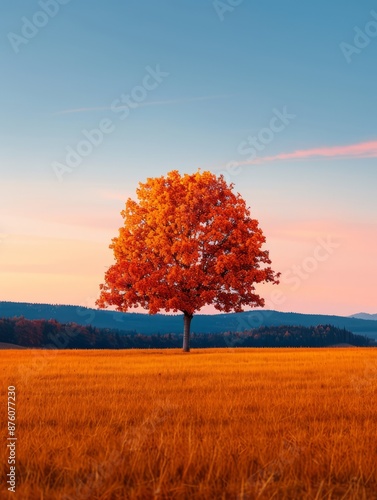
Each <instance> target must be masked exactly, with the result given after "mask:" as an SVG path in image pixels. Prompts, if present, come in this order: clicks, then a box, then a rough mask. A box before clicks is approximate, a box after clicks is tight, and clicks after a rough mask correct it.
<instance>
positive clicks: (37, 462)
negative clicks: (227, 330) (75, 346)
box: [0, 348, 377, 500]
mask: <svg viewBox="0 0 377 500" xmlns="http://www.w3.org/2000/svg"><path fill="white" fill-rule="evenodd" d="M1 364H2V365H3V366H1V372H0V373H1V375H0V377H1V384H0V387H1V394H2V398H1V401H3V403H2V405H3V408H2V409H1V413H0V415H1V420H2V423H1V428H2V429H3V431H2V435H3V436H4V438H5V437H6V423H5V419H6V415H5V406H6V403H5V398H4V394H5V391H6V388H7V387H8V385H15V386H16V388H17V414H18V420H17V437H18V444H17V492H16V495H13V496H12V494H9V497H8V495H7V492H6V488H5V485H4V478H5V474H6V472H8V466H7V465H6V446H5V444H4V443H5V439H3V446H2V447H1V450H0V455H1V457H0V460H1V468H2V474H1V476H2V481H1V483H0V489H1V491H0V497H1V498H12V499H14V498H17V499H22V500H24V499H45V500H55V499H65V500H73V499H75V500H76V499H77V500H81V499H88V500H89V499H90V500H92V499H118V498H119V499H120V498H125V499H128V498H130V499H156V500H157V499H159V500H162V499H175V498H177V499H206V500H207V499H210V500H211V499H240V500H241V499H254V498H258V499H272V498H274V499H277V500H281V499H304V498H305V499H313V500H314V499H317V500H318V499H324V498H326V499H337V498H343V499H366V500H370V499H376V498H377V493H376V492H377V472H376V464H377V404H376V403H377V350H375V349H353V348H345V349H342V348H340V349H310V350H309V349H237V350H231V349H229V350H227V349H222V350H221V349H207V350H200V351H199V350H197V351H193V352H192V353H191V354H189V355H187V354H186V355H185V354H183V353H181V352H179V351H177V350H172V351H59V352H55V351H54V352H46V351H30V350H27V351H11V350H9V351H8V350H6V351H2V352H1Z"/></svg>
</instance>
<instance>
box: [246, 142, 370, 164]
mask: <svg viewBox="0 0 377 500" xmlns="http://www.w3.org/2000/svg"><path fill="white" fill-rule="evenodd" d="M318 158H335V159H348V158H377V141H370V142H361V143H359V144H350V145H348V146H331V147H319V148H313V149H299V150H297V151H293V152H291V153H280V154H278V155H274V156H264V157H261V158H256V159H255V160H246V161H243V162H239V165H256V164H260V163H267V162H272V161H283V160H310V159H318Z"/></svg>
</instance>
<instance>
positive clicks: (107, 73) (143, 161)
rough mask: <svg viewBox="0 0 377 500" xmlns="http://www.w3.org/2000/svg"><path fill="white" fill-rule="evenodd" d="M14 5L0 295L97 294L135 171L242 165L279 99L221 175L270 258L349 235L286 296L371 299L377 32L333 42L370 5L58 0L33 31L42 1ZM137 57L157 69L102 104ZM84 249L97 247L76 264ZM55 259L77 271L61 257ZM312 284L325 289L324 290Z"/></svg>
mask: <svg viewBox="0 0 377 500" xmlns="http://www.w3.org/2000/svg"><path fill="white" fill-rule="evenodd" d="M51 1H52V3H50V4H49V5H50V8H53V7H51V5H53V4H54V2H53V0H51ZM6 4H7V5H6V8H5V6H3V8H2V10H3V12H2V15H1V19H0V33H1V43H0V55H1V60H2V67H3V74H2V78H1V81H0V88H1V92H0V104H1V109H2V120H1V125H0V132H1V137H2V141H1V149H0V162H1V165H2V169H1V174H2V183H1V187H0V194H1V199H2V202H0V214H1V219H0V234H3V237H2V240H3V243H2V245H1V247H0V252H2V254H3V259H2V264H1V267H0V275H1V274H2V278H1V279H2V283H6V285H5V286H4V287H1V289H0V300H7V299H9V300H28V301H53V302H62V303H78V302H81V303H85V302H88V303H90V304H91V303H93V301H94V299H93V297H95V295H96V294H97V293H98V283H99V282H100V281H101V279H102V275H103V269H104V267H105V266H106V265H108V264H109V259H110V260H111V255H109V252H108V250H107V244H108V243H109V239H110V238H111V237H112V236H114V235H115V233H116V230H117V227H119V225H120V223H121V220H120V218H119V211H120V210H121V209H122V206H123V203H124V201H125V199H126V198H127V197H128V196H132V195H133V193H134V191H135V188H136V186H137V183H138V182H139V181H143V180H144V179H145V178H146V177H148V176H155V175H156V176H157V175H163V174H165V173H166V172H168V171H169V170H172V169H178V170H180V171H181V172H186V171H187V172H192V171H195V170H196V169H197V168H199V167H200V168H202V169H209V170H213V171H216V172H223V171H227V170H226V166H227V164H228V163H229V162H231V161H241V162H244V163H247V158H248V157H247V156H245V155H241V154H240V153H239V146H240V144H241V143H243V142H244V141H247V138H248V137H251V136H256V135H257V134H258V133H260V132H261V130H262V129H265V128H266V127H267V128H268V127H269V124H270V123H271V119H272V118H273V117H274V116H275V114H276V110H277V111H278V112H280V113H281V112H283V110H284V109H286V110H287V113H289V114H290V115H292V116H294V118H292V119H291V120H290V121H289V123H288V124H286V126H284V127H283V129H282V130H279V132H275V133H273V134H272V135H273V138H271V140H270V141H269V142H268V144H266V145H265V146H264V147H263V150H262V151H260V152H258V161H257V162H254V163H253V162H249V164H244V165H242V167H241V172H239V173H238V174H237V175H230V176H229V180H230V181H232V182H234V184H235V189H236V190H237V191H239V192H241V194H242V195H243V196H244V197H245V198H246V199H247V201H248V203H249V204H250V206H251V207H252V209H253V212H254V213H255V215H256V216H257V217H258V218H259V220H260V223H261V226H262V228H263V229H264V230H265V233H266V236H267V242H268V243H269V242H270V244H269V247H270V248H271V256H272V257H273V261H274V263H275V262H276V266H275V267H278V268H279V270H284V269H290V266H292V265H294V262H299V263H300V262H302V260H303V259H305V258H306V256H308V255H310V252H311V248H314V247H315V245H316V244H317V243H316V242H317V238H318V237H323V236H326V235H327V234H328V233H329V232H330V233H331V234H333V235H335V236H336V237H339V238H340V239H342V238H343V240H344V244H343V247H342V248H343V250H342V252H341V253H340V254H339V256H338V258H337V259H335V260H333V261H332V262H330V260H329V262H326V263H325V264H324V267H323V268H319V269H318V270H316V272H315V273H313V275H311V276H310V277H309V278H308V279H307V280H304V281H305V282H303V283H302V287H301V289H300V290H299V291H298V292H297V293H295V292H293V291H292V290H289V289H286V290H285V291H284V293H285V294H286V296H287V301H286V303H285V305H284V308H288V309H289V310H298V311H302V312H334V313H342V314H343V313H344V314H347V313H349V314H351V313H352V312H356V311H358V310H359V309H360V308H362V309H363V310H368V311H369V312H376V311H375V309H376V307H375V305H374V302H373V300H372V298H371V297H372V296H373V293H374V291H375V287H374V284H373V283H375V280H376V278H377V273H376V266H375V264H374V258H373V256H374V253H373V252H372V251H371V245H372V248H373V250H375V241H374V240H373V239H371V234H373V231H375V229H376V209H377V202H376V201H375V185H376V180H377V173H376V172H377V170H376V165H375V163H376V156H377V153H376V150H377V146H376V144H377V143H376V141H377V137H376V127H375V117H376V112H377V100H376V98H375V89H376V76H377V65H376V55H377V37H374V36H373V37H372V36H370V37H369V42H365V47H363V48H357V47H356V51H355V53H353V54H352V56H349V59H350V60H349V61H347V58H346V56H345V54H344V49H343V50H342V48H341V46H340V44H342V43H347V44H350V45H352V44H353V45H354V46H355V41H354V37H355V35H356V32H355V27H357V26H358V27H359V28H360V29H361V30H362V31H365V29H366V28H365V27H366V25H367V23H370V22H371V21H373V20H376V23H377V17H376V19H375V18H374V17H373V14H371V11H373V9H376V12H377V4H376V3H375V2H372V1H365V2H363V3H362V4H361V3H357V2H355V1H340V0H337V1H334V2H325V1H322V0H321V1H318V2H315V3H309V2H305V3H298V2H293V1H286V2H277V1H275V2H272V1H264V2H248V1H247V0H244V1H243V2H239V5H238V6H236V7H234V8H232V7H228V8H227V10H226V11H225V12H224V13H223V19H220V17H221V16H219V15H218V12H217V11H216V9H217V10H219V9H220V10H221V8H222V7H221V6H224V5H225V6H226V5H229V4H228V1H227V0H225V1H224V2H217V3H216V2H212V1H206V2H203V1H197V0H196V1H195V0H194V1H190V2H183V1H180V2H177V1H174V2H173V1H170V2H167V1H160V2H152V1H139V2H136V1H130V2H124V3H123V2H117V1H115V0H108V1H107V2H101V1H99V0H93V1H91V2H90V3H88V2H80V1H79V0H71V1H69V2H67V3H66V4H58V3H56V2H55V6H56V5H57V6H58V8H57V10H58V11H57V13H56V15H55V16H54V17H51V16H47V14H45V17H46V16H47V21H46V23H45V26H43V27H40V28H37V33H36V34H35V36H34V37H32V38H30V39H25V37H24V41H26V43H18V42H17V43H16V42H15V41H14V40H15V38H14V37H15V36H16V37H17V36H23V33H22V29H23V26H24V24H25V18H26V19H28V20H29V21H31V22H32V23H33V20H35V19H36V20H37V22H38V19H39V20H41V23H42V24H43V21H44V18H43V14H42V17H41V16H39V17H38V14H37V13H38V12H40V11H41V10H43V9H42V5H43V4H47V0H46V1H45V2H44V1H43V0H41V1H40V2H34V1H25V0H22V1H19V2H13V3H11V2H6ZM46 8H47V7H46ZM232 9H233V10H232ZM55 10H56V7H55ZM376 16H377V14H376ZM370 29H371V30H373V26H372V25H371V27H370ZM12 34H13V35H12ZM376 34H377V33H376ZM12 37H13V38H12ZM11 40H13V42H11ZM18 40H19V39H18ZM12 43H13V45H12ZM146 68H149V69H150V70H152V71H153V70H154V71H155V70H156V68H160V70H161V71H162V72H163V73H164V74H165V76H164V77H163V78H162V81H161V82H158V85H157V86H156V87H155V88H153V90H148V91H146V92H145V95H142V100H141V101H140V102H139V103H137V104H136V106H135V107H134V108H132V109H130V108H129V113H128V116H127V118H125V119H124V120H122V119H121V118H120V112H117V113H116V112H114V111H112V110H111V106H112V103H114V102H115V101H116V100H117V99H121V96H122V94H125V95H129V94H130V93H132V92H133V91H134V92H136V95H139V94H137V91H135V88H136V87H140V85H142V82H143V81H144V80H143V79H144V78H145V76H146V74H147V73H148V69H146ZM139 90H140V88H139ZM140 95H141V94H140ZM103 120H110V122H111V124H112V132H111V133H108V134H104V136H103V141H102V142H101V143H100V144H99V146H98V147H93V148H92V149H93V150H92V152H91V153H90V154H89V155H88V156H86V157H85V158H82V162H81V163H80V165H79V166H77V167H75V168H72V167H69V168H70V170H71V171H69V172H65V173H64V175H63V176H62V178H61V179H60V180H61V182H59V179H58V178H57V176H56V174H55V171H54V170H53V168H52V165H53V164H54V162H59V163H60V164H65V163H66V148H67V147H72V148H73V149H76V148H77V145H78V143H79V142H80V141H82V140H83V139H85V136H84V135H83V130H87V131H90V130H93V129H96V128H98V127H99V124H100V123H101V122H102V121H103ZM271 137H272V136H271ZM358 145H361V146H358ZM336 147H337V148H340V149H339V151H338V150H337V151H334V149H333V148H336ZM347 148H351V149H347ZM352 148H356V149H352ZM313 150H314V154H312V153H310V151H313ZM297 151H302V152H303V153H302V154H301V157H297V154H296V155H295V152H297ZM329 151H330V152H329ZM284 154H285V155H287V154H288V155H290V156H289V157H288V159H282V156H281V155H284ZM365 156H368V157H367V158H366V157H365ZM263 158H266V159H265V160H264V159H263ZM99 221H100V222H99ZM305 227H306V228H314V229H312V230H311V231H309V232H308V231H307V230H306V229H305ZM293 234H294V236H292V235H293ZM4 235H5V236H4ZM346 235H348V236H346ZM335 236H334V237H335ZM356 237H357V238H359V241H360V247H359V252H360V255H359V257H356V255H355V251H356V248H354V246H353V245H354V242H355V238H356ZM57 240H59V241H60V243H61V244H60V245H57ZM67 242H68V243H67ZM91 244H93V246H91ZM373 244H374V247H373ZM55 245H57V246H58V247H59V248H62V246H63V247H64V246H65V245H67V247H66V248H67V252H66V256H65V257H64V258H63V257H62V256H61V255H59V257H56V258H54V255H56V249H55ZM100 248H101V250H100ZM25 249H26V250H27V249H29V250H27V255H28V256H29V257H26V256H25ZM54 249H55V250H54ZM102 249H103V251H102ZM54 252H55V253H54ZM87 252H88V253H89V254H91V255H96V256H97V257H96V258H94V257H93V258H92V260H91V265H89V264H88V265H87V266H86V267H85V266H84V267H85V270H82V269H81V268H82V266H81V265H80V263H82V259H83V258H84V255H85V254H86V253H87ZM308 252H309V253H308ZM363 252H365V253H363ZM47 255H48V259H47V258H46V257H44V258H43V259H42V257H41V256H47ZM358 259H360V261H361V262H360V263H359V262H358ZM62 261H64V262H65V264H66V266H67V269H70V267H69V266H70V265H71V269H72V272H71V273H69V272H68V271H67V270H66V271H65V272H64V273H62V272H61V270H60V269H61V265H62ZM21 262H22V265H21ZM46 262H48V264H47V263H46ZM356 265H359V266H361V267H359V270H358V271H357V270H356V267H355V266H356ZM363 266H364V267H363ZM63 267H64V266H63ZM345 272H348V273H350V275H349V278H350V279H349V280H348V281H347V283H348V285H347V288H346V289H345V288H344V287H345V286H346V285H345V283H343V279H344V274H345ZM360 274H361V275H362V276H368V279H365V280H362V279H361V277H360ZM68 276H69V277H68ZM328 276H330V277H331V278H330V279H328V278H327V277H328ZM19 283H25V286H23V287H22V289H21V288H20V286H19ZM321 283H322V285H321ZM321 286H322V287H324V288H326V290H328V289H329V287H330V289H329V290H328V295H326V294H324V293H323V290H322V288H321ZM357 286H359V287H360V290H359V292H358V294H357V295H358V297H357V300H356V299H355V300H356V301H353V300H352V296H354V295H355V287H357ZM46 287H48V293H47V291H46ZM331 287H333V288H331ZM337 287H339V288H340V289H341V296H342V297H343V299H342V300H341V299H340V298H339V290H338V288H337ZM282 289H284V285H283V286H282ZM374 295H375V294H374ZM346 296H347V297H348V298H346ZM335 297H338V298H335ZM276 308H278V307H276Z"/></svg>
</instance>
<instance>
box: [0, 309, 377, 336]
mask: <svg viewBox="0 0 377 500" xmlns="http://www.w3.org/2000/svg"><path fill="white" fill-rule="evenodd" d="M15 316H23V317H24V318H26V319H47V320H48V319H55V320H56V321H59V322H60V323H77V324H79V325H92V326H95V327H97V328H110V329H115V330H128V331H136V332H138V333H142V334H144V335H151V334H153V333H155V334H158V333H160V334H164V333H182V329H183V320H182V315H167V314H156V315H154V316H152V315H149V314H141V313H120V312H115V311H103V310H96V309H89V308H86V307H79V306H66V305H49V304H29V303H20V302H0V317H4V318H12V317H15ZM280 325H292V326H305V327H310V326H318V325H333V326H335V327H337V328H345V329H346V330H349V331H351V332H352V333H355V334H358V335H366V336H368V337H372V338H375V339H377V322H376V321H373V320H365V319H358V318H353V317H343V316H328V315H319V314H298V313H283V312H277V311H269V310H267V311H266V310H254V311H250V312H243V313H229V314H215V315H210V314H197V315H196V316H194V319H193V321H192V331H193V332H194V333H222V332H230V331H233V332H241V331H244V330H250V329H252V328H258V327H260V326H280Z"/></svg>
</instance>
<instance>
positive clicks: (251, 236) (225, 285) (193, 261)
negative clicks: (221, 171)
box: [97, 170, 279, 352]
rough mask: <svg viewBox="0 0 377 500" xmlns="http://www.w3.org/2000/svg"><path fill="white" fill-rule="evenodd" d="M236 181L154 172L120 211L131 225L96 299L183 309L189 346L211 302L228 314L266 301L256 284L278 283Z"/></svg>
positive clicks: (120, 306) (153, 309)
mask: <svg viewBox="0 0 377 500" xmlns="http://www.w3.org/2000/svg"><path fill="white" fill-rule="evenodd" d="M232 189H233V184H231V185H227V183H226V182H225V180H224V177H223V176H219V177H216V175H214V174H212V173H211V172H200V171H198V172H197V173H195V174H192V175H188V174H185V175H180V174H179V172H178V171H176V170H173V171H172V172H169V173H168V174H167V176H166V177H158V178H148V179H147V181H146V182H145V183H140V184H139V188H138V189H137V190H136V193H137V197H138V201H137V202H136V201H134V200H132V199H130V198H129V199H128V200H127V202H126V206H125V210H123V211H122V212H121V215H122V217H123V218H124V225H123V226H122V227H121V228H120V229H119V236H118V237H116V238H114V239H113V240H112V244H111V245H110V248H111V249H112V250H113V252H114V257H115V261H116V263H115V264H114V265H112V266H111V267H110V268H109V269H108V270H107V272H106V274H105V284H102V285H100V290H101V294H100V297H99V299H98V300H97V305H98V306H99V307H100V308H106V307H107V306H110V305H115V306H116V308H117V310H118V311H124V312H125V311H127V310H128V309H129V308H131V307H138V306H141V307H143V308H145V309H148V310H149V313H150V314H156V313H157V312H159V311H160V310H165V311H167V312H168V311H174V312H177V311H182V312H183V314H184V334H183V351H186V352H188V351H189V350H190V324H191V319H192V317H193V315H194V313H195V312H196V311H199V310H200V309H201V308H202V307H203V306H205V305H207V304H213V305H214V307H215V308H216V309H218V310H219V311H224V312H230V311H235V312H241V311H243V306H254V307H255V306H263V305H264V300H263V299H262V298H261V297H260V296H259V295H257V294H256V293H255V287H254V284H255V283H261V282H273V283H275V284H277V283H278V278H279V273H275V272H274V271H273V270H272V269H271V268H270V267H268V264H271V261H270V259H269V254H268V251H266V250H262V249H261V247H262V245H263V243H264V242H265V237H264V236H263V233H262V231H261V229H260V228H259V227H258V221H257V220H255V219H252V218H251V215H250V211H249V208H247V207H246V204H245V201H244V200H243V199H242V197H241V195H240V194H235V193H234V192H233V191H232Z"/></svg>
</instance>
